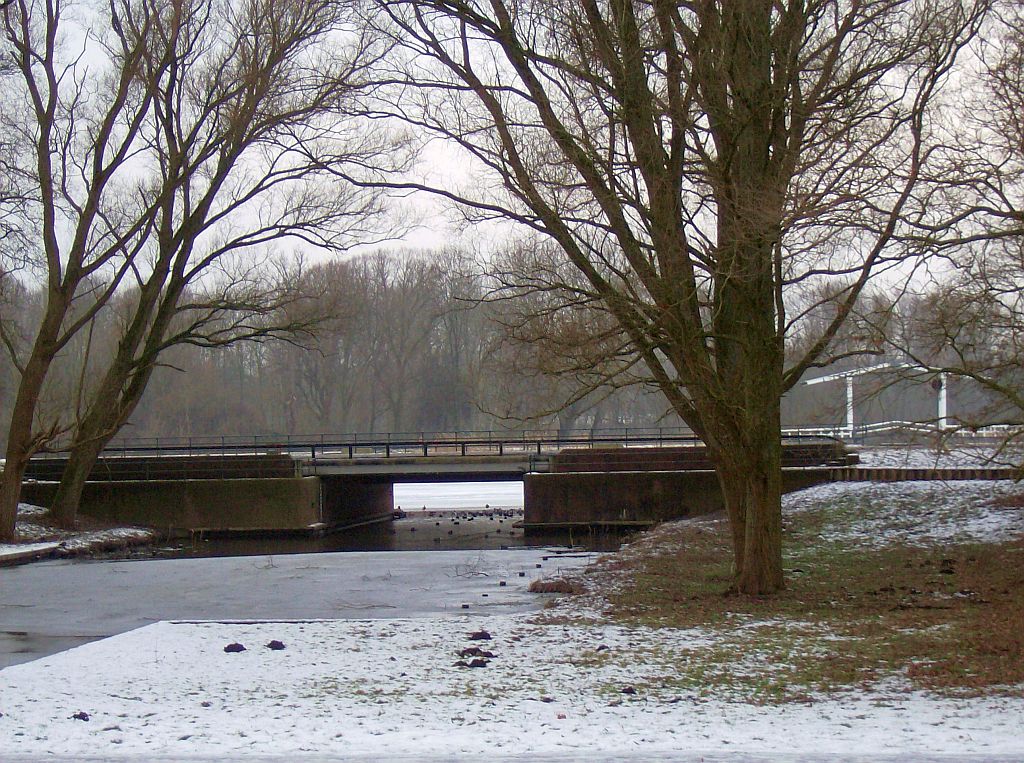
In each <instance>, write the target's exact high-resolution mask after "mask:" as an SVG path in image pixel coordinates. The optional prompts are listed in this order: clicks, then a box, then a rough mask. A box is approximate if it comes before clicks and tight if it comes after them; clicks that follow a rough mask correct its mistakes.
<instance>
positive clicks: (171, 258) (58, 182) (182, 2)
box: [0, 0, 402, 538]
mask: <svg viewBox="0 0 1024 763" xmlns="http://www.w3.org/2000/svg"><path fill="white" fill-rule="evenodd" d="M67 6H68V3H66V2H63V0H47V2H42V0H38V1H37V0H17V2H13V3H10V4H8V5H6V6H5V7H4V10H3V14H4V29H5V33H6V38H7V42H8V44H9V45H10V46H12V48H13V49H14V51H15V60H16V63H17V67H18V70H19V74H20V80H21V85H22V92H23V93H24V99H25V102H26V104H27V106H28V112H29V114H30V115H31V116H30V119H29V122H28V124H26V125H25V127H24V131H25V133H26V134H28V135H30V136H31V137H32V138H33V141H34V142H33V145H34V152H33V165H32V167H31V174H32V177H33V178H34V180H35V182H36V193H35V194H34V198H33V210H34V211H33V214H34V215H35V216H36V217H37V218H38V219H39V221H40V223H39V227H40V237H41V240H42V242H43V256H44V264H45V270H46V273H47V283H48V287H47V297H46V310H45V312H44V315H43V318H42V320H41V322H40V325H39V328H38V330H37V332H36V336H35V339H34V343H33V344H32V347H31V350H30V351H29V352H27V353H26V356H25V357H24V358H19V359H18V361H17V363H18V370H19V372H20V382H19V389H18V395H17V397H16V399H15V403H14V407H13V412H12V416H11V425H10V432H9V436H8V444H7V461H6V466H5V469H4V473H3V480H2V483H0V537H2V538H7V537H10V536H11V535H12V533H13V528H14V514H15V510H16V506H17V500H18V494H19V491H20V483H21V478H22V475H23V473H24V469H25V465H26V463H27V461H28V459H29V458H30V457H31V455H32V454H33V453H34V452H35V451H37V450H38V449H40V448H42V447H45V446H46V445H47V443H49V442H51V441H52V440H53V439H54V438H55V437H57V436H58V435H60V434H61V433H62V432H64V431H66V430H67V429H69V427H70V422H68V421H61V420H56V419H53V420H49V421H43V422H37V421H36V420H35V419H36V414H37V410H38V409H37V403H38V400H39V394H40V390H41V389H42V387H43V383H44V381H45V379H46V376H47V373H48V371H49V369H50V366H51V364H52V363H53V360H54V358H55V357H56V356H57V354H58V353H59V352H60V351H61V350H62V348H64V347H65V346H67V344H68V343H69V342H70V341H71V339H72V338H73V337H74V336H75V335H76V334H77V333H78V332H80V331H81V330H82V329H83V328H84V327H87V326H89V325H90V323H91V321H92V320H93V319H94V318H95V316H96V315H97V314H98V313H99V311H100V310H101V309H102V308H103V305H105V304H106V303H107V302H108V301H109V300H110V299H111V297H112V296H113V295H115V294H117V293H118V292H119V290H122V289H125V288H128V287H131V288H133V289H134V290H135V291H134V293H135V295H136V296H135V298H134V299H133V301H132V307H133V309H132V310H131V311H130V314H129V315H128V316H126V319H125V321H124V323H123V333H122V335H121V336H120V337H119V342H118V345H117V348H116V352H115V353H114V356H113V358H112V359H111V361H110V363H109V365H107V367H106V368H105V369H104V370H103V372H102V373H100V374H98V380H97V382H96V386H95V393H94V394H93V395H92V397H91V399H90V400H89V401H88V404H87V405H86V406H85V407H84V409H83V412H82V415H81V416H80V417H79V420H78V421H77V422H76V426H75V433H74V442H73V447H72V457H71V464H70V465H69V470H68V473H67V475H66V478H65V481H64V483H62V487H61V491H60V493H59V495H58V502H57V515H58V517H59V518H60V519H61V520H62V521H64V522H65V523H68V522H71V521H72V520H73V517H74V511H75V507H76V505H77V499H78V493H79V492H80V490H81V485H82V483H83V481H84V478H85V475H87V474H88V471H89V468H90V467H91V464H92V461H93V460H94V458H95V455H96V453H98V452H99V450H100V449H102V446H103V444H104V443H105V442H106V441H107V440H108V439H109V438H110V437H111V436H113V434H114V433H115V432H116V431H117V430H118V428H119V427H120V426H121V425H122V424H123V423H124V422H125V420H126V419H127V418H128V416H130V414H131V412H132V411H133V410H134V408H135V406H136V405H137V404H138V401H139V399H140V397H141V395H142V392H143V390H144V389H145V386H146V384H147V383H148V380H149V378H150V375H151V374H152V371H153V369H154V367H155V366H156V364H157V360H158V358H159V355H160V353H161V352H163V351H164V350H166V349H167V348H168V347H170V346H173V345H174V344H178V343H182V342H186V343H193V344H197V345H202V346H206V347H214V346H222V345H224V344H227V343H230V342H233V341H237V340H238V339H244V338H261V337H266V336H270V335H279V334H280V333H282V332H283V331H289V330H295V329H300V330H301V329H303V328H308V325H309V323H308V317H309V316H307V317H306V323H305V324H303V323H299V324H291V325H288V326H280V325H274V324H271V323H268V322H267V321H266V320H265V318H266V317H267V316H268V315H271V314H274V315H283V314H284V313H283V312H282V311H281V310H280V308H281V306H282V305H283V304H284V303H285V302H287V301H290V300H294V299H295V298H296V293H295V292H294V291H291V290H289V289H282V288H280V287H279V286H278V285H276V284H273V283H270V284H269V285H268V284H267V279H266V277H265V276H264V275H262V274H259V273H257V272H255V270H254V268H253V267H252V266H251V264H248V263H247V262H246V260H247V259H251V257H252V253H253V252H258V251H260V250H262V249H266V248H267V247H268V245H269V244H270V243H271V242H274V241H277V240H281V239H285V238H291V239H293V241H295V242H297V243H299V244H302V245H304V246H314V247H318V248H320V249H321V250H323V249H327V250H339V249H342V248H344V247H345V246H347V245H348V244H349V243H350V242H351V241H352V240H353V238H354V237H355V236H356V235H358V234H359V233H361V232H365V230H366V228H365V226H366V225H367V224H368V222H369V221H370V220H371V219H372V218H373V217H374V216H375V215H376V213H377V212H379V205H378V203H377V201H376V197H375V195H374V194H373V193H367V192H364V191H358V190H355V189H353V188H352V187H349V186H346V185H345V184H341V183H338V182H337V180H336V179H334V178H332V179H331V180H330V181H328V180H327V176H328V173H329V170H331V171H338V170H340V169H341V168H343V167H346V168H347V171H349V172H353V173H358V172H360V171H362V170H363V169H366V168H369V167H371V166H373V167H374V169H378V167H377V166H376V165H377V164H378V160H380V159H382V158H384V157H386V159H387V163H388V164H389V165H390V166H394V164H395V163H396V162H398V161H399V160H400V157H401V155H402V154H401V151H398V150H395V149H396V148H397V147H396V146H394V145H388V146H387V148H388V150H387V151H386V152H385V150H384V146H385V144H386V143H387V142H388V141H387V140H386V139H385V138H384V137H382V136H381V134H380V133H379V132H378V133H377V135H372V134H370V133H369V132H367V131H363V132H359V131H357V130H356V129H354V127H353V116H352V108H351V107H350V104H351V100H352V97H353V95H354V93H355V92H356V91H357V90H358V89H359V88H360V87H362V86H364V85H365V84H366V80H365V66H366V65H367V63H369V62H370V61H372V60H373V59H374V58H375V57H376V56H377V55H379V54H380V52H381V47H380V46H378V45H377V44H376V43H374V42H373V40H372V39H371V38H370V37H367V36H364V35H362V34H360V32H359V31H358V30H357V29H354V28H352V27H351V26H346V16H347V14H349V12H350V9H351V7H352V6H351V5H350V4H345V3H337V2H333V0H318V1H317V2H301V1H300V0H286V1H285V2H271V0H243V1H242V2H237V3H236V2H227V1H218V2H213V3H206V2H202V3H200V2H193V1H192V0H169V1H167V2H163V1H159V2H158V1H157V0H117V1H116V2H112V3H110V4H109V5H108V6H105V7H104V8H103V9H102V10H101V11H99V12H98V13H97V14H96V15H95V16H94V17H91V18H92V19H93V20H92V21H91V24H92V25H91V26H90V27H89V28H87V29H86V28H83V27H82V26H81V25H79V26H75V25H74V24H73V23H70V21H69V18H68V16H69V10H68V7H67ZM75 34H78V35H80V36H81V37H82V38H83V39H84V40H86V43H85V44H86V45H87V46H88V55H84V56H79V55H77V54H76V53H75V52H74V51H69V50H68V49H67V43H65V44H64V47H62V44H61V40H63V39H64V38H66V37H68V36H74V35H75ZM86 61H93V62H95V61H100V63H90V64H88V65H87V64H86V63H85V62H86ZM349 165H351V166H349ZM353 168H354V169H353ZM68 228H70V231H71V232H70V234H69V235H68V234H66V233H65V231H66V230H67V229H68ZM232 261H233V262H234V263H235V264H236V267H235V268H234V269H232V268H231V267H230V266H229V262H232ZM87 279H94V280H95V282H99V283H101V284H102V288H99V289H83V288H82V285H83V284H84V283H85V282H86V280H87ZM200 279H202V283H200V284H199V285H198V287H197V288H191V286H192V285H193V284H196V283H198V282H199V281H200ZM199 295H202V298H201V299H199V300H196V299H194V298H195V297H197V296H199ZM76 304H81V305H83V307H81V308H78V309H76V310H74V311H73V310H72V306H73V305H76ZM72 316H73V317H72Z"/></svg>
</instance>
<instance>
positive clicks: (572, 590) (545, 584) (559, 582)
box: [528, 578, 584, 595]
mask: <svg viewBox="0 0 1024 763" xmlns="http://www.w3.org/2000/svg"><path fill="white" fill-rule="evenodd" d="M528 590H529V591H530V593H566V594H573V595H579V594H581V593H583V592H584V588H583V586H582V585H581V584H580V583H578V582H576V581H574V580H566V579H564V578H556V579H553V580H534V581H533V582H532V583H530V587H529V589H528Z"/></svg>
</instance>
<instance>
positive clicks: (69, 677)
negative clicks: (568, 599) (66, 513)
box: [0, 615, 1024, 759]
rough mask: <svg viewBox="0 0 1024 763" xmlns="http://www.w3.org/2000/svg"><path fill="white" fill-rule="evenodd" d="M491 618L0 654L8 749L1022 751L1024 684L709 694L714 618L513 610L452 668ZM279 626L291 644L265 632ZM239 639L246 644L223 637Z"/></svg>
mask: <svg viewBox="0 0 1024 763" xmlns="http://www.w3.org/2000/svg"><path fill="white" fill-rule="evenodd" d="M477 623H478V621H476V620H473V621H469V620H466V619H461V618H451V617H449V618H433V619H420V620H391V621H373V622H370V621H340V622H339V621H334V622H331V621H320V622H308V623H294V622H293V623H282V622H265V623H251V624H230V623H160V624H157V625H154V626H149V627H146V628H143V629H140V630H137V631H133V632H130V633H127V634H122V635H121V636H118V637H115V638H113V639H108V640H106V641H102V642H96V643H93V644H89V645H86V646H84V647H80V648H79V649H75V650H72V651H69V652H65V653H63V654H60V655H54V656H53V657H49V658H46V659H44V660H41V661H38V662H36V663H30V664H26V665H20V666H15V667H13V668H8V669H6V670H4V671H0V697H2V698H3V699H2V704H3V707H2V712H3V713H4V715H3V717H2V718H0V749H3V750H4V751H5V754H7V755H17V754H24V755H44V754H53V753H60V754H64V755H86V754H88V755H90V756H96V755H103V754H104V753H106V754H116V755H125V756H129V755H135V756H146V755H150V756H155V755H157V754H158V753H159V754H160V755H164V756H189V755H197V754H198V755H204V756H207V757H211V756H216V755H220V754H223V755H225V756H228V755H232V754H235V755H245V754H255V755H258V754H261V753H262V754H266V755H271V754H276V755H289V754H298V753H299V752H308V753H327V754H338V753H339V751H343V752H344V753H345V754H346V755H381V754H386V755H399V754H404V755H417V754H421V755H422V754H424V753H425V752H426V751H429V753H431V754H434V755H438V756H442V755H443V756H445V758H446V759H450V758H452V757H454V756H458V755H471V756H476V757H479V756H487V755H493V754H498V755H501V754H519V755H529V754H545V753H546V754H557V753H562V754H565V753H574V754H591V753H593V752H598V753H601V752H605V753H611V754H619V755H622V756H624V757H625V756H628V757H630V758H631V759H632V758H636V757H638V756H639V757H642V756H643V755H644V754H645V753H648V754H653V753H657V752H665V753H668V752H671V751H673V750H674V751H677V752H678V751H679V750H699V751H714V750H725V749H728V750H730V751H733V752H743V751H746V752H757V753H771V752H774V753H776V754H785V755H794V754H797V753H803V754H810V753H813V754H819V755H820V754H823V753H840V752H842V753H847V754H848V753H849V752H850V751H851V750H855V751H857V752H858V753H860V754H862V755H871V754H876V755H877V754H881V753H883V752H884V753H888V754H892V753H894V752H895V753H900V752H905V753H913V752H918V753H921V752H925V753H927V752H932V753H935V752H942V753H945V754H953V755H955V754H957V753H975V752H982V753H984V752H1000V753H1010V754H1013V753H1018V754H1019V753H1021V752H1024V741H1022V739H1021V737H1020V736H1019V734H1018V727H1017V722H1016V719H1017V717H1018V715H1019V713H1020V711H1021V710H1022V709H1024V703H1022V701H1020V700H1014V699H1006V698H985V699H980V700H977V701H973V702H971V703H964V702H958V701H951V700H943V699H937V698H933V697H927V696H924V695H921V694H914V693H911V694H907V693H904V692H903V691H901V690H898V689H897V690H895V691H891V692H890V691H882V692H876V693H873V694H870V695H856V696H854V695H847V696H844V697H840V698H834V699H829V700H824V699H822V700H818V701H815V702H813V703H795V704H789V705H784V706H761V705H755V704H748V703H743V702H736V701H729V700H728V699H727V698H725V699H723V697H722V696H710V695H709V694H708V693H707V692H705V691H703V690H702V688H701V686H700V684H699V681H698V682H693V681H691V679H692V678H694V677H697V678H699V676H700V670H699V669H698V670H696V671H693V673H692V675H690V676H689V677H687V676H682V675H680V673H679V666H680V665H684V664H691V663H692V664H696V665H697V666H698V668H700V666H701V660H700V655H701V654H703V653H706V652H707V650H709V649H714V648H715V647H716V644H717V643H718V641H717V638H716V637H714V636H712V635H709V634H707V633H704V632H702V631H700V630H682V629H680V630H673V629H658V630H653V629H645V628H630V627H621V626H611V625H601V626H597V625H594V626H572V627H570V626H563V625H557V624H549V625H542V624H538V623H535V622H531V620H530V619H529V618H525V617H522V616H515V615H498V616H494V617H491V618H488V619H487V625H488V628H489V630H490V632H491V633H492V634H493V636H494V638H493V640H492V641H491V642H488V649H490V650H493V651H494V652H495V655H496V656H495V658H494V659H492V660H491V661H490V663H489V664H488V666H487V667H486V668H481V669H467V668H456V667H453V662H454V661H455V659H456V656H457V652H458V650H459V649H460V648H463V647H465V646H466V644H467V643H468V642H467V641H466V638H467V633H468V632H469V630H471V629H472V627H474V626H475V625H476V624H477ZM271 639H280V640H281V642H282V643H284V644H285V645H286V647H287V648H286V649H284V650H270V649H268V648H266V646H265V645H266V644H267V643H269V642H270V640H271ZM227 643H241V644H244V645H245V646H246V650H245V651H244V652H238V653H234V654H228V653H225V652H224V650H223V647H224V645H225V644H227ZM763 659H764V658H763V656H762V655H759V654H757V653H756V652H751V653H748V654H746V655H741V656H740V658H739V659H737V660H736V661H735V662H734V663H733V665H732V666H731V667H728V666H725V665H713V664H711V663H708V665H707V671H708V672H709V673H710V672H711V671H718V672H722V673H727V672H728V671H730V670H731V671H732V672H733V674H734V675H735V676H736V677H737V679H740V678H742V674H744V673H752V672H756V671H757V670H758V663H759V662H760V661H763ZM778 668H779V669H780V670H784V669H785V668H786V666H785V665H784V664H782V663H780V664H779V665H778ZM708 677H709V678H711V676H710V675H709V676H708ZM715 680H716V681H718V682H719V683H720V684H721V683H722V682H723V679H722V678H721V677H720V676H719V677H716V678H715ZM82 717H88V719H89V720H88V721H84V720H79V718H82ZM968 732H969V733H968ZM385 751H386V752H385Z"/></svg>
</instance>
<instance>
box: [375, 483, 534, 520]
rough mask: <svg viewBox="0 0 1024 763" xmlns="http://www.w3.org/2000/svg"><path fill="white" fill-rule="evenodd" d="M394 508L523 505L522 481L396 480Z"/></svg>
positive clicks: (465, 508)
mask: <svg viewBox="0 0 1024 763" xmlns="http://www.w3.org/2000/svg"><path fill="white" fill-rule="evenodd" d="M394 504H395V510H396V511H398V510H401V511H405V512H415V511H423V510H424V509H426V510H427V511H479V510H483V509H487V508H501V509H517V510H522V508H523V481H522V480H509V481H499V482H397V483H395V486H394Z"/></svg>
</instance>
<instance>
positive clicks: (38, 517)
mask: <svg viewBox="0 0 1024 763" xmlns="http://www.w3.org/2000/svg"><path fill="white" fill-rule="evenodd" d="M46 515H47V509H45V508H44V507H42V506H33V505H31V504H28V503H21V504H18V516H17V523H16V526H15V531H16V533H17V535H18V542H17V543H0V566H6V565H12V564H24V563H26V562H30V561H36V560H39V559H46V558H59V559H63V558H67V557H73V556H94V555H98V554H102V553H109V552H112V551H117V552H126V551H127V550H128V549H131V548H135V547H144V546H150V545H152V544H154V543H157V542H159V541H160V539H161V535H160V533H159V532H157V531H156V530H153V529H149V528H144V527H117V526H112V525H110V524H108V523H102V522H96V521H94V520H91V519H90V518H88V517H82V518H81V519H80V521H79V527H78V529H75V530H64V529H61V528H59V527H55V526H53V525H52V524H50V523H49V522H48V521H47V516H46Z"/></svg>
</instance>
